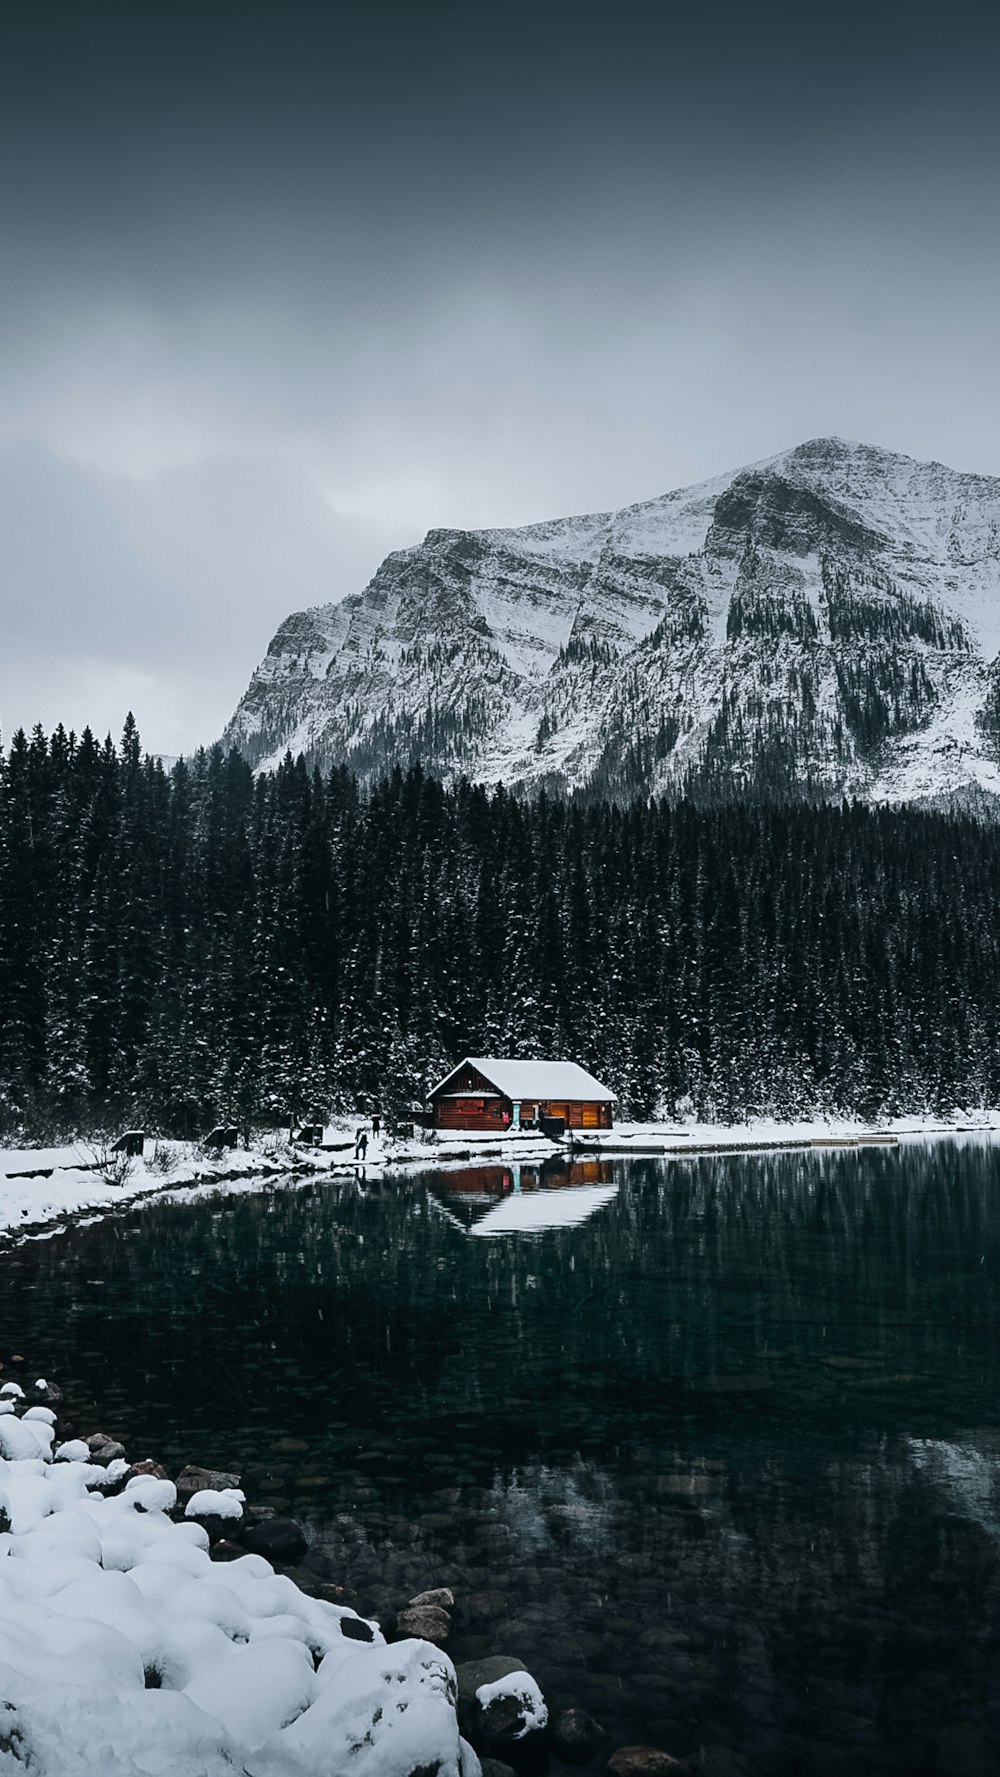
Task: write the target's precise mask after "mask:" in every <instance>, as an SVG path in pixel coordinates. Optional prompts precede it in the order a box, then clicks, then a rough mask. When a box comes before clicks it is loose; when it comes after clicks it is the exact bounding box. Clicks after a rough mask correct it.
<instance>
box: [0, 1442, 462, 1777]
mask: <svg viewBox="0 0 1000 1777" xmlns="http://www.w3.org/2000/svg"><path fill="white" fill-rule="evenodd" d="M0 1428H2V1432H3V1436H4V1438H5V1454H4V1455H3V1456H2V1457H0V1523H4V1524H8V1525H9V1529H6V1530H3V1531H0V1709H2V1719H0V1774H2V1777H6V1773H7V1772H8V1770H9V1771H10V1772H11V1773H13V1774H16V1773H19V1772H21V1771H23V1770H25V1769H28V1770H30V1771H31V1772H33V1773H34V1774H35V1777H84V1774H86V1777H93V1774H94V1772H95V1771H98V1770H99V1771H100V1772H101V1777H172V1774H173V1773H175V1772H179V1771H183V1772H187V1773H191V1777H194V1773H198V1777H234V1774H235V1773H237V1772H243V1773H245V1774H246V1777H330V1774H331V1773H332V1772H336V1773H337V1774H338V1777H414V1773H416V1772H418V1771H431V1770H433V1771H435V1772H437V1773H438V1774H439V1777H480V1767H479V1762H478V1760H477V1759H476V1757H475V1755H474V1754H473V1753H471V1752H470V1750H469V1749H468V1748H467V1747H465V1746H464V1745H463V1744H462V1743H461V1741H460V1739H459V1732H458V1722H457V1719H456V1715H455V1707H454V1703H455V1672H454V1668H453V1666H452V1665H451V1662H450V1661H449V1660H448V1658H447V1656H446V1655H444V1654H441V1653H440V1652H439V1651H438V1650H437V1649H436V1648H434V1647H431V1646H430V1644H429V1643H427V1642H420V1641H407V1642H401V1643H399V1644H397V1645H396V1646H395V1647H387V1646H386V1645H385V1642H384V1640H383V1637H382V1635H381V1634H380V1632H379V1629H378V1625H377V1624H375V1623H365V1625H364V1630H365V1634H366V1636H367V1637H368V1639H367V1640H366V1641H363V1642H359V1641H358V1640H356V1639H353V1638H352V1637H351V1636H350V1634H349V1633H348V1632H346V1631H345V1629H344V1627H343V1625H344V1624H345V1622H347V1621H348V1620H350V1622H351V1623H353V1624H355V1625H358V1624H359V1623H360V1621H361V1619H359V1618H358V1617H357V1616H356V1614H355V1612H353V1611H351V1610H349V1609H347V1608H346V1607H342V1606H339V1605H335V1604H331V1603H328V1602H326V1601H324V1600H318V1599H313V1598H309V1597H307V1596H306V1595H305V1594H303V1593H302V1592H300V1591H299V1589H298V1587H297V1586H295V1585H294V1584H293V1582H292V1581H291V1580H290V1579H288V1578H287V1577H285V1576H281V1575H278V1574H276V1573H275V1572H274V1569H273V1568H272V1567H271V1566H270V1564H269V1563H268V1562H267V1561H265V1560H264V1559H263V1558H262V1557H261V1556H260V1555H254V1554H248V1555H243V1556H240V1557H238V1558H237V1559H236V1560H233V1561H230V1562H228V1563H227V1564H226V1565H225V1566H224V1567H220V1566H219V1565H217V1564H214V1563H213V1562H212V1561H211V1559H210V1556H209V1553H208V1537H207V1535H206V1533H205V1531H204V1529H203V1528H202V1527H201V1525H199V1524H198V1523H196V1522H194V1521H193V1519H191V1518H188V1519H185V1520H183V1521H181V1522H174V1521H173V1520H172V1519H171V1518H170V1517H169V1516H168V1515H167V1514H168V1513H169V1512H170V1511H171V1510H172V1509H173V1507H174V1505H175V1502H176V1497H177V1494H176V1489H175V1487H174V1485H173V1483H172V1482H170V1481H166V1480H163V1479H162V1478H160V1477H158V1476H155V1475H149V1474H143V1475H137V1476H134V1477H132V1478H130V1480H129V1481H128V1483H127V1485H126V1487H125V1489H124V1490H123V1491H122V1492H121V1493H120V1494H116V1495H114V1496H110V1497H109V1496H108V1495H107V1494H106V1493H105V1492H104V1491H102V1484H103V1483H105V1482H106V1480H107V1471H106V1470H104V1469H101V1468H98V1467H96V1466H95V1465H94V1464H93V1463H92V1462H90V1461H88V1460H87V1459H86V1455H85V1456H84V1457H83V1458H81V1459H79V1460H62V1461H58V1462H55V1463H52V1462H47V1461H45V1460H44V1456H43V1454H42V1451H41V1448H40V1441H39V1440H41V1443H44V1442H45V1437H46V1436H47V1437H48V1438H49V1439H50V1440H51V1438H52V1436H53V1427H52V1425H51V1423H49V1422H48V1420H47V1419H46V1418H37V1417H36V1418H32V1419H29V1418H28V1417H27V1416H25V1417H24V1418H18V1417H16V1416H13V1415H5V1416H4V1417H3V1419H2V1420H0ZM15 1446H16V1448H15ZM61 1448H62V1449H64V1448H65V1446H62V1447H61ZM22 1449H23V1455H22V1454H21V1451H22ZM83 1449H84V1452H86V1450H87V1446H86V1445H84V1446H83ZM8 1452H9V1454H8ZM211 1497H212V1505H213V1511H214V1512H215V1513H216V1514H217V1513H218V1511H219V1505H220V1497H221V1500H222V1504H223V1509H224V1510H228V1509H229V1508H230V1506H232V1507H233V1508H234V1510H235V1515H237V1516H238V1515H240V1514H241V1512H242V1495H239V1494H238V1493H235V1494H233V1495H229V1494H223V1495H221V1496H220V1495H218V1494H213V1495H212V1496H211ZM194 1503H195V1501H192V1502H191V1504H194ZM188 1510H190V1505H189V1506H188Z"/></svg>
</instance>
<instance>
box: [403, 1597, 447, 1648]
mask: <svg viewBox="0 0 1000 1777" xmlns="http://www.w3.org/2000/svg"><path fill="white" fill-rule="evenodd" d="M450 1634H451V1618H450V1616H449V1615H448V1612H447V1611H446V1610H442V1609H441V1608H440V1606H439V1605H436V1604H418V1605H412V1604H411V1605H409V1606H408V1607H407V1609H406V1610H401V1611H400V1613H399V1615H398V1617H397V1618H396V1637H397V1639H398V1640H402V1639H403V1637H405V1636H410V1635H412V1636H415V1637H416V1639H417V1640H418V1641H433V1643H434V1645H435V1647H443V1646H444V1644H445V1642H446V1641H447V1639H448V1637H449V1635H450Z"/></svg>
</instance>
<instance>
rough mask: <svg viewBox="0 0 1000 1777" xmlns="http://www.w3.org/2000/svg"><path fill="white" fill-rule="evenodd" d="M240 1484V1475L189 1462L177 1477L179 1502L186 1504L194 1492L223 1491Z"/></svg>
mask: <svg viewBox="0 0 1000 1777" xmlns="http://www.w3.org/2000/svg"><path fill="white" fill-rule="evenodd" d="M239 1484H240V1477H239V1475H231V1474H229V1473H227V1472H226V1471H224V1470H223V1469H215V1468H198V1467H197V1466H196V1465H195V1464H194V1463H189V1464H188V1466H187V1468H182V1469H181V1472H180V1474H179V1475H178V1477H177V1502H178V1504H179V1505H182V1506H184V1505H187V1502H188V1500H189V1499H190V1498H191V1495H192V1494H193V1493H202V1492H205V1491H206V1490H208V1491H210V1492H213V1493H221V1492H223V1491H224V1490H225V1489H226V1488H227V1487H238V1486H239Z"/></svg>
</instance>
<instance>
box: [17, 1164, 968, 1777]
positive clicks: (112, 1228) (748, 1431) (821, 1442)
mask: <svg viewBox="0 0 1000 1777" xmlns="http://www.w3.org/2000/svg"><path fill="white" fill-rule="evenodd" d="M539 1184H541V1185H542V1186H543V1187H544V1190H538V1189H536V1188H535V1187H536V1186H537V1185H539ZM0 1277H2V1285H3V1288H2V1304H0V1343H2V1345H3V1346H4V1348H5V1349H7V1350H8V1351H9V1350H10V1349H11V1348H12V1346H13V1347H15V1348H16V1346H17V1345H18V1344H19V1345H21V1346H22V1347H23V1348H24V1350H25V1351H26V1352H29V1353H30V1354H31V1358H32V1362H37V1363H38V1364H39V1365H44V1368H45V1370H47V1371H48V1372H49V1373H51V1374H52V1375H53V1376H56V1377H58V1378H59V1379H60V1380H61V1381H62V1382H63V1383H64V1384H67V1383H68V1384H70V1385H71V1386H72V1387H73V1388H74V1389H75V1390H77V1391H81V1390H86V1391H89V1393H90V1394H91V1395H92V1396H93V1398H94V1399H95V1400H96V1403H97V1408H98V1417H99V1421H100V1423H101V1424H102V1426H103V1429H105V1430H106V1431H109V1432H114V1433H119V1434H121V1436H122V1437H123V1439H124V1440H125V1442H126V1443H127V1445H128V1449H129V1453H130V1455H133V1456H144V1455H152V1456H159V1457H162V1458H163V1459H164V1460H165V1461H166V1462H167V1463H168V1464H172V1465H174V1466H175V1467H178V1466H180V1465H181V1464H182V1463H183V1462H185V1461H189V1460H196V1461H199V1462H204V1463H207V1464H209V1465H212V1466H219V1467H223V1468H236V1469H239V1470H240V1471H242V1474H243V1477H244V1485H245V1487H246V1490H247V1493H248V1496H249V1497H250V1498H251V1499H254V1500H258V1501H267V1502H270V1503H271V1504H273V1505H275V1506H277V1507H278V1508H279V1510H281V1511H285V1510H287V1511H289V1512H290V1513H292V1514H294V1515H295V1516H298V1517H300V1518H302V1519H304V1520H305V1521H306V1522H307V1523H308V1524H309V1525H310V1526H311V1528H312V1532H313V1534H314V1545H313V1550H312V1553H311V1557H310V1559H311V1563H312V1565H313V1567H314V1569H315V1570H316V1571H317V1572H318V1573H319V1574H320V1575H321V1576H322V1577H325V1578H328V1579H332V1580H336V1581H339V1582H341V1583H343V1584H344V1586H345V1587H346V1588H347V1589H348V1595H349V1597H350V1599H351V1601H352V1602H354V1603H356V1605H357V1606H358V1608H360V1609H362V1610H365V1611H373V1612H375V1613H376V1614H379V1613H381V1612H388V1611H389V1610H391V1609H393V1608H396V1607H398V1606H399V1605H400V1604H401V1603H402V1602H404V1601H405V1600H406V1599H407V1598H408V1597H410V1596H411V1595H412V1594H413V1593H415V1592H416V1591H418V1590H419V1589H421V1588H423V1587H426V1586H431V1585H439V1584H446V1585H450V1586H452V1588H453V1589H454V1592H455V1594H456V1598H457V1600H458V1608H457V1611H456V1633H455V1636H454V1640H453V1643H452V1645H451V1648H450V1651H451V1652H452V1654H453V1656H454V1657H455V1658H456V1659H462V1658H465V1657H468V1656H471V1655H473V1654H478V1653H483V1652H496V1651H503V1652H510V1653H513V1654H515V1655H517V1656H518V1657H519V1658H520V1659H521V1660H523V1662H524V1663H525V1665H527V1666H528V1667H529V1668H530V1669H531V1670H532V1671H534V1672H535V1674H536V1676H537V1677H538V1679H539V1681H540V1682H541V1683H542V1685H543V1687H544V1688H545V1690H546V1691H547V1693H548V1694H549V1697H550V1701H552V1702H554V1703H555V1704H556V1705H557V1706H559V1705H560V1704H562V1703H568V1702H576V1703H581V1704H583V1705H584V1706H585V1707H588V1708H589V1709H591V1710H592V1712H593V1713H594V1714H595V1715H596V1716H597V1717H598V1718H599V1719H600V1720H602V1721H603V1722H605V1724H606V1725H607V1726H608V1727H609V1728H610V1729H611V1730H612V1732H613V1733H614V1734H615V1735H616V1737H617V1738H618V1739H619V1740H624V1739H629V1740H632V1741H635V1740H641V1741H645V1742H648V1743H653V1744H658V1745H661V1746H663V1747H665V1748H666V1749H667V1750H669V1751H672V1752H674V1753H677V1754H690V1753H694V1752H697V1751H698V1749H699V1748H702V1747H704V1748H711V1749H713V1750H712V1752H711V1753H710V1755H709V1768H710V1769H712V1770H714V1771H716V1772H718V1773H719V1774H720V1777H738V1774H739V1773H741V1772H761V1773H772V1772H775V1773H786V1772H787V1773H789V1774H791V1773H796V1774H797V1773H803V1777H810V1774H813V1773H815V1774H817V1777H819V1774H823V1777H828V1774H832V1773H844V1777H846V1774H847V1773H852V1774H853V1773H858V1772H862V1773H867V1772H873V1773H874V1772H892V1773H900V1774H902V1773H906V1774H907V1777H909V1774H910V1773H916V1772H924V1771H927V1772H936V1773H944V1774H947V1773H952V1774H953V1777H965V1774H971V1777H976V1773H978V1772H980V1771H982V1772H983V1773H986V1772H996V1771H1000V1339H998V1334H1000V1287H998V1284H1000V1148H997V1147H994V1146H991V1145H989V1144H988V1143H973V1142H969V1143H966V1144H963V1143H959V1142H942V1143H940V1144H936V1145H930V1144H928V1145H915V1146H904V1147H902V1148H900V1149H899V1150H894V1151H893V1150H877V1149H876V1150H870V1151H863V1150H862V1151H848V1152H844V1153H836V1152H830V1153H780V1154H773V1155H763V1156H758V1155H755V1156H734V1157H726V1158H720V1157H703V1158H694V1157H692V1158H691V1159H689V1160H687V1161H683V1162H676V1161H673V1162H660V1161H652V1160H649V1161H630V1162H621V1163H619V1162H615V1163H608V1162H603V1163H600V1164H596V1163H595V1164H592V1165H590V1166H589V1167H588V1168H587V1170H586V1172H585V1173H584V1174H578V1175H577V1177H576V1179H573V1178H572V1177H570V1178H568V1179H567V1177H566V1176H565V1175H563V1177H562V1178H561V1179H560V1177H559V1176H558V1175H551V1174H550V1175H548V1176H547V1177H545V1178H543V1179H541V1180H539V1179H538V1177H537V1175H532V1174H529V1173H528V1172H527V1171H525V1172H524V1173H522V1174H521V1175H520V1176H518V1175H516V1174H514V1173H513V1172H511V1171H510V1170H509V1169H508V1170H507V1171H504V1170H503V1169H500V1168H480V1169H478V1170H472V1169H470V1170H468V1171H467V1172H465V1173H456V1172H450V1173H448V1172H438V1173H425V1174H423V1175H421V1176H419V1177H413V1176H411V1177H407V1178H405V1179H398V1180H393V1181H391V1182H389V1183H377V1182H373V1181H371V1180H369V1181H368V1182H367V1183H364V1182H361V1181H358V1182H355V1181H344V1180H336V1181H335V1180H330V1181H319V1182H310V1183H309V1184H308V1185H306V1186H305V1187H301V1186H300V1185H298V1184H296V1185H295V1186H293V1187H291V1188H286V1189H276V1190H274V1191H272V1192H270V1193H268V1194H267V1195H260V1194H256V1195H244V1196H239V1197H234V1198H231V1199H227V1200H225V1201H216V1202H215V1203H211V1204H206V1203H205V1202H201V1203H197V1202H181V1203H177V1204H169V1205H168V1204H161V1205H154V1206H151V1207H149V1208H147V1209H145V1210H142V1211H137V1212H136V1213H135V1214H132V1215H129V1216H126V1217H122V1218H121V1219H118V1220H116V1221H114V1222H110V1223H109V1222H105V1223H101V1224H97V1225H94V1226H91V1227H89V1228H83V1229H79V1230H76V1231H74V1232H71V1233H68V1234H65V1235H60V1236H57V1237H56V1238H53V1239H50V1240H46V1241H41V1242H35V1243H32V1244H30V1245H28V1246H25V1247H23V1248H21V1249H19V1250H18V1251H16V1252H14V1253H11V1254H9V1255H6V1256H4V1257H3V1259H2V1261H0Z"/></svg>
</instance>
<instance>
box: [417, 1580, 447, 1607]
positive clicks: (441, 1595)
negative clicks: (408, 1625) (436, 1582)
mask: <svg viewBox="0 0 1000 1777" xmlns="http://www.w3.org/2000/svg"><path fill="white" fill-rule="evenodd" d="M422 1604H436V1605H437V1607H438V1609H439V1610H454V1608H455V1594H454V1592H453V1591H452V1589H451V1587H450V1586H434V1587H433V1588H432V1589H431V1591H429V1592H418V1593H417V1596H416V1597H415V1598H411V1599H410V1609H411V1610H414V1609H416V1607H417V1606H418V1605H422Z"/></svg>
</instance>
